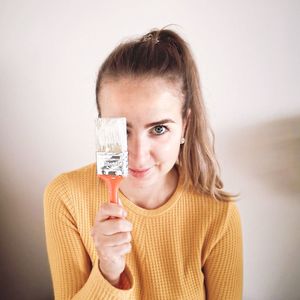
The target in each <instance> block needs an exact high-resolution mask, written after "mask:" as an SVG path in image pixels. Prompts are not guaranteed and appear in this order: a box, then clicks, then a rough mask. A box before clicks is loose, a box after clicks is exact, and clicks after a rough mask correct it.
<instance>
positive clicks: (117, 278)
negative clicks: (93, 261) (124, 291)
mask: <svg viewBox="0 0 300 300" xmlns="http://www.w3.org/2000/svg"><path fill="white" fill-rule="evenodd" d="M98 269H99V271H100V273H101V274H102V276H103V277H104V278H105V279H106V280H107V281H108V282H109V283H110V284H111V285H113V286H115V287H118V285H119V283H120V278H121V275H120V274H119V275H118V276H114V275H111V274H105V273H104V272H103V271H102V269H101V267H100V261H98Z"/></svg>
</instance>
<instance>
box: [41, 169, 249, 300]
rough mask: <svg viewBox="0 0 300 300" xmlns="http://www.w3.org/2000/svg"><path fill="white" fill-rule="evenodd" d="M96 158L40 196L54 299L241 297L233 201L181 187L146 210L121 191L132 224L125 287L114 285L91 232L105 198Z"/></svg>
mask: <svg viewBox="0 0 300 300" xmlns="http://www.w3.org/2000/svg"><path fill="white" fill-rule="evenodd" d="M107 198H108V195H107V190H106V188H105V185H104V184H103V183H102V181H101V180H99V179H98V178H97V176H96V168H95V164H92V165H88V166H86V167H84V168H81V169H78V170H75V171H72V172H69V173H64V174H62V175H60V176H58V177H57V178H55V179H54V180H53V181H52V182H51V183H50V184H49V185H48V187H47V188H46V191H45V195H44V213H45V230H46V242H47V250H48V257H49V263H50V270H51V276H52V283H53V288H54V294H55V299H57V300H60V299H64V300H65V299H82V300H89V299H91V300H93V299H124V300H125V299H133V300H156V299H159V300H162V299H166V300H176V299H189V300H192V299H198V300H204V299H209V300H216V299H219V300H238V299H241V298H242V273H243V268H242V235H241V225H240V218H239V212H238V210H237V207H236V205H235V204H234V203H233V202H230V203H228V202H220V201H216V200H214V199H213V198H211V197H209V196H205V195H199V194H196V193H193V192H191V191H186V190H184V189H183V187H182V180H181V178H180V179H179V182H178V186H177V188H176V190H175V192H174V194H173V195H172V197H171V198H170V199H169V200H168V201H167V202H166V203H165V204H164V205H162V206H161V207H159V208H156V209H153V210H147V209H143V208H141V207H138V206H136V205H135V204H134V203H132V202H131V201H129V200H128V199H127V198H126V197H125V196H124V195H123V194H122V193H120V199H121V201H122V203H123V206H124V208H125V209H126V210H127V212H128V216H127V219H128V220H129V221H130V222H131V223H132V224H133V230H132V251H131V253H129V254H127V255H126V268H125V272H126V274H127V277H128V278H129V281H130V286H129V288H128V289H118V288H116V287H114V286H112V285H111V284H110V283H109V282H108V281H106V279H105V278H104V277H103V276H102V274H101V272H100V271H99V269H98V257H97V253H96V249H95V247H94V243H93V239H92V237H91V234H90V232H91V228H92V227H93V225H94V220H95V215H96V213H97V211H98V210H99V207H100V205H101V203H103V202H105V201H107Z"/></svg>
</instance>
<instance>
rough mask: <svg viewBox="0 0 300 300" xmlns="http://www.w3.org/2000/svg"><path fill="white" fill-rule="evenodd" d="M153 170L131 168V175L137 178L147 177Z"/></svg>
mask: <svg viewBox="0 0 300 300" xmlns="http://www.w3.org/2000/svg"><path fill="white" fill-rule="evenodd" d="M150 170H151V168H146V169H132V168H129V174H131V175H132V176H134V177H136V178H142V177H145V176H146V175H147V174H148V173H149V172H150Z"/></svg>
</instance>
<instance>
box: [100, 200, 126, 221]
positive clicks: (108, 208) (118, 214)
mask: <svg viewBox="0 0 300 300" xmlns="http://www.w3.org/2000/svg"><path fill="white" fill-rule="evenodd" d="M126 216H127V212H126V210H125V209H124V208H123V207H122V206H121V205H119V204H116V203H104V204H102V205H101V207H100V209H99V211H98V212H97V215H96V221H100V222H101V221H104V220H107V219H109V218H111V217H115V218H124V217H126Z"/></svg>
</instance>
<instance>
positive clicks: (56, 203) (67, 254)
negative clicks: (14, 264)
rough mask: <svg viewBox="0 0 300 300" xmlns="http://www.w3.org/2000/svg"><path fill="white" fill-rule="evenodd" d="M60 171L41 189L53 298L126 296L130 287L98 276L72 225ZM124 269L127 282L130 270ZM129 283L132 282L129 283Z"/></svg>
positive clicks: (73, 221)
mask: <svg viewBox="0 0 300 300" xmlns="http://www.w3.org/2000/svg"><path fill="white" fill-rule="evenodd" d="M66 185H67V183H66V180H65V178H64V175H61V176H59V177H57V178H56V179H55V180H54V181H53V182H52V183H51V184H50V185H49V186H48V187H47V188H46V190H45V194H44V218H45V231H46V244H47V251H48V258H49V264H50V271H51V277H52V283H53V288H54V295H55V299H57V300H61V299H64V300H65V299H78V300H79V299H84V300H88V299H111V300H113V299H122V300H123V299H124V300H125V299H129V298H130V295H131V293H132V287H131V289H128V290H121V289H117V288H115V287H114V286H112V285H111V284H110V283H109V282H108V281H106V279H105V278H104V277H103V276H102V274H101V272H100V270H99V268H98V264H97V262H95V263H94V266H93V263H92V261H91V258H90V257H89V255H88V253H87V251H86V249H85V247H84V245H83V242H82V239H81V237H80V234H79V231H78V229H77V225H76V218H75V214H74V208H73V207H72V205H71V201H70V199H69V195H68V192H67V186H66ZM125 272H126V274H127V276H128V277H129V280H130V282H131V283H132V282H133V278H132V276H131V273H130V272H129V270H128V269H127V268H126V269H125ZM131 286H132V284H131Z"/></svg>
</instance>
